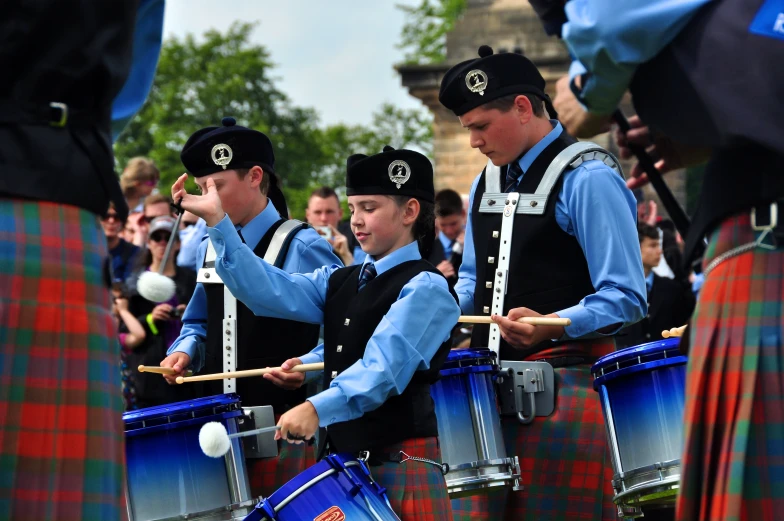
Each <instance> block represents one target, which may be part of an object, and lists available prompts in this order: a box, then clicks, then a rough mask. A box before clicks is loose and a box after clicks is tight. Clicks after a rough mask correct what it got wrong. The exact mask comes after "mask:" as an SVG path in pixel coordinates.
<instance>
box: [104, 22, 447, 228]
mask: <svg viewBox="0 0 784 521" xmlns="http://www.w3.org/2000/svg"><path fill="white" fill-rule="evenodd" d="M253 27H254V26H253V25H252V24H245V23H236V24H234V25H233V26H232V27H231V28H230V29H229V31H228V32H227V33H225V34H221V33H219V32H217V31H209V32H207V33H205V34H204V37H203V38H202V39H201V40H199V41H197V40H196V39H195V38H194V37H193V36H192V35H188V36H186V37H185V38H182V39H178V38H170V39H167V40H166V41H165V42H164V44H163V47H162V49H161V57H160V61H159V64H158V70H157V72H156V76H155V82H154V84H153V87H152V90H151V92H150V96H149V97H148V99H147V102H146V103H145V105H144V107H143V108H142V110H141V111H140V112H139V113H138V114H137V115H136V117H135V118H134V119H133V120H132V121H131V122H130V124H129V125H128V127H127V128H126V129H125V132H124V133H123V134H122V136H120V138H119V139H118V140H117V142H116V143H115V146H114V150H115V156H116V159H117V165H118V170H122V168H123V167H124V166H125V164H126V163H127V162H128V160H129V159H130V158H132V157H134V156H146V157H150V158H152V159H153V160H154V161H155V162H156V164H157V165H158V168H159V169H160V171H161V189H162V191H163V192H165V193H168V191H169V187H170V186H171V185H172V183H173V182H174V180H175V179H176V178H177V177H178V176H179V175H180V174H182V172H183V166H182V163H181V162H180V150H182V146H183V145H184V144H185V141H186V140H187V139H188V137H189V136H190V135H191V134H192V133H193V132H195V131H196V130H198V129H200V128H203V127H207V126H211V125H219V124H220V119H221V118H222V117H223V116H232V117H234V118H236V119H237V124H239V125H244V126H247V127H250V128H254V129H258V130H261V131H262V132H264V133H265V134H267V135H268V136H269V137H270V139H271V140H272V143H273V145H274V146H275V169H276V171H277V172H278V173H279V176H280V177H281V180H282V182H283V191H284V193H285V194H286V198H287V202H288V205H289V209H290V211H291V213H292V215H293V216H294V217H297V218H302V217H304V213H305V207H306V206H307V198H308V196H309V195H310V192H311V191H312V190H313V189H314V188H315V187H318V186H320V185H328V186H332V187H341V186H343V184H344V183H345V172H346V168H345V165H346V158H348V156H349V155H351V154H356V153H364V154H373V153H377V152H380V151H381V149H382V148H383V146H384V145H387V144H388V145H392V146H393V147H395V148H402V147H409V148H415V149H418V150H420V151H422V152H424V153H428V154H429V153H430V147H431V141H432V128H431V118H430V115H429V114H428V113H427V112H426V111H424V110H404V109H399V108H397V107H394V106H393V105H390V104H385V105H382V106H381V107H380V108H379V110H378V111H377V112H376V113H374V114H373V117H372V122H371V124H370V125H368V126H362V125H345V124H338V125H332V126H327V127H322V126H320V125H319V118H318V114H317V113H316V111H315V110H313V109H311V108H302V107H296V106H295V105H293V104H292V103H291V101H290V100H289V99H288V98H287V96H286V95H285V93H283V92H281V91H280V90H278V89H277V88H276V86H275V78H274V76H272V75H271V71H272V68H273V64H272V62H271V60H270V56H269V53H268V52H267V50H266V49H265V48H264V47H262V46H258V45H252V44H251V43H250V41H249V36H250V33H251V31H252V30H253ZM189 183H192V181H189ZM190 188H193V184H190Z"/></svg>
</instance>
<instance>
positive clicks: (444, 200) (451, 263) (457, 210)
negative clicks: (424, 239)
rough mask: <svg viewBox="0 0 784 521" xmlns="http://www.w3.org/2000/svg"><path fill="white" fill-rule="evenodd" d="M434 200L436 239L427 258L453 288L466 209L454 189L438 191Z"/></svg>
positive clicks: (463, 233)
mask: <svg viewBox="0 0 784 521" xmlns="http://www.w3.org/2000/svg"><path fill="white" fill-rule="evenodd" d="M435 202H436V228H437V229H438V240H437V241H436V243H437V244H434V245H433V251H432V252H431V255H430V259H429V260H430V262H431V263H432V264H433V265H434V266H435V267H436V269H438V271H440V272H441V273H442V274H443V275H444V277H446V280H447V282H448V283H449V287H450V288H453V287H454V286H455V284H456V283H457V270H459V269H460V264H461V263H462V262H463V240H464V237H465V223H466V211H465V209H464V208H463V199H462V198H461V197H460V194H458V193H457V192H455V191H454V190H450V189H446V190H441V191H439V192H438V193H437V194H436V199H435Z"/></svg>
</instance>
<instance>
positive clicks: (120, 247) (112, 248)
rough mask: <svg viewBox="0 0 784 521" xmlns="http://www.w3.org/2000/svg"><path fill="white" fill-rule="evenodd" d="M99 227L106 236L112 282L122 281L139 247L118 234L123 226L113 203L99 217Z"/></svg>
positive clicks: (127, 273) (132, 263)
mask: <svg viewBox="0 0 784 521" xmlns="http://www.w3.org/2000/svg"><path fill="white" fill-rule="evenodd" d="M101 227H102V228H103V234H104V235H105V236H106V245H107V247H108V248H109V255H110V256H111V258H112V282H120V283H124V282H125V281H126V279H127V278H128V277H129V276H130V275H131V272H132V270H133V266H134V261H135V260H136V255H137V254H138V253H139V247H138V246H134V245H133V244H131V243H129V242H126V241H125V240H124V239H123V238H122V237H120V234H121V233H122V230H123V229H124V227H125V222H124V221H122V220H121V218H120V216H119V214H118V213H117V210H115V208H114V203H110V204H109V211H107V212H106V215H104V216H103V217H101Z"/></svg>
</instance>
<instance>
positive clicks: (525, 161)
mask: <svg viewBox="0 0 784 521" xmlns="http://www.w3.org/2000/svg"><path fill="white" fill-rule="evenodd" d="M550 124H551V125H552V126H553V129H552V130H551V131H550V132H548V133H547V135H546V136H545V137H543V138H542V139H541V141H539V142H538V143H537V144H535V145H534V146H532V147H531V150H529V151H528V152H526V153H525V154H523V157H521V158H520V161H518V164H519V165H520V170H522V171H523V175H525V173H526V171H528V169H529V168H531V165H532V164H533V162H534V161H535V160H536V158H537V157H539V154H541V153H542V150H544V149H545V148H547V147H548V146H549V145H550V143H552V142H553V141H555V140H556V139H557V138H558V136H560V135H561V132H563V127H562V126H561V123H559V122H558V120H557V119H551V120H550ZM521 178H522V176H521Z"/></svg>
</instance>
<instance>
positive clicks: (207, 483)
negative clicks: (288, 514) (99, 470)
mask: <svg viewBox="0 0 784 521" xmlns="http://www.w3.org/2000/svg"><path fill="white" fill-rule="evenodd" d="M242 414H243V413H242V409H241V408H240V399H239V397H238V396H237V395H236V394H226V395H219V396H212V397H209V398H199V399H196V400H191V401H187V402H178V403H172V404H168V405H162V406H158V407H150V408H147V409H140V410H138V411H132V412H127V413H125V414H123V421H124V422H125V441H126V448H125V453H126V458H127V467H128V503H129V505H128V506H129V511H130V513H131V516H132V519H134V520H137V521H138V520H146V519H161V518H166V517H171V516H176V515H181V514H186V513H193V512H201V511H204V510H211V509H213V508H219V507H223V506H226V505H230V504H232V503H234V502H236V501H237V500H236V499H235V498H232V494H231V492H230V490H229V483H230V479H231V478H229V477H228V475H227V470H226V467H227V465H226V459H225V458H210V457H208V456H206V455H205V454H204V453H203V452H202V450H201V448H200V447H199V430H200V429H201V427H202V425H204V424H205V423H207V422H210V421H218V422H222V423H223V424H224V425H226V426H227V430H228V431H229V432H236V430H237V429H236V422H237V418H239V417H241V416H242ZM242 479H243V480H245V479H246V478H245V477H244V468H243V477H242ZM244 499H248V498H244Z"/></svg>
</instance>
